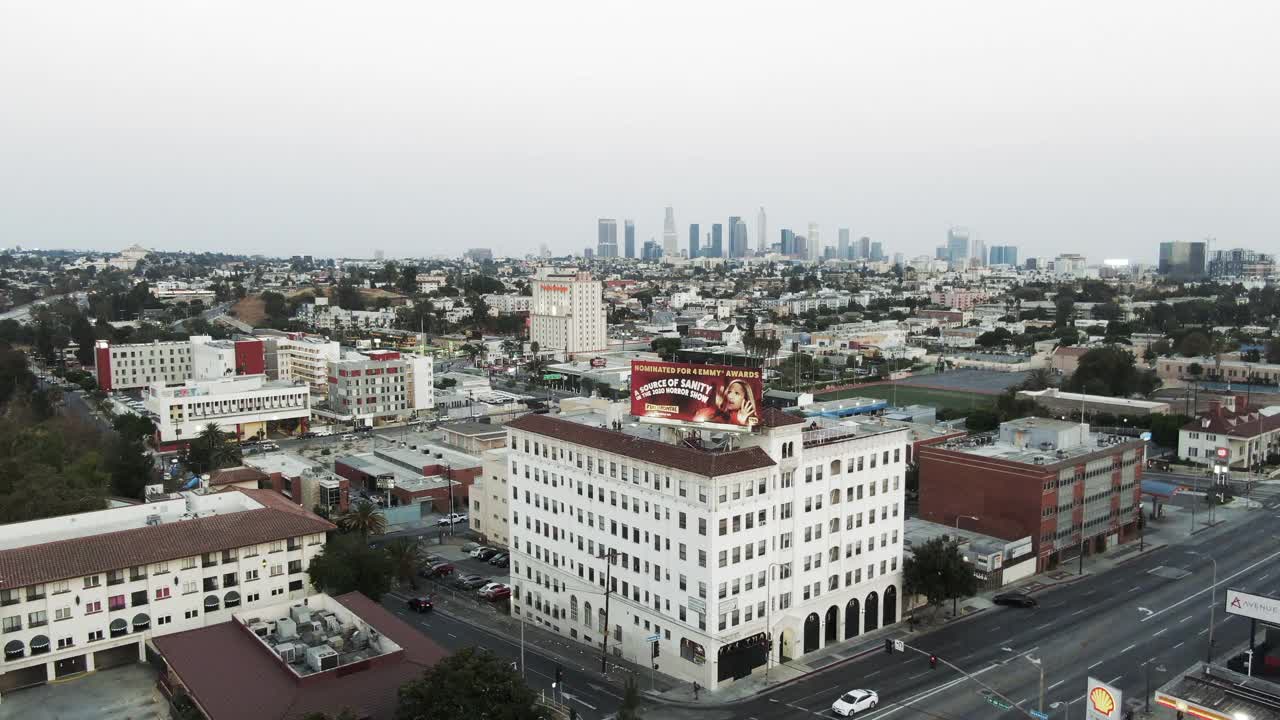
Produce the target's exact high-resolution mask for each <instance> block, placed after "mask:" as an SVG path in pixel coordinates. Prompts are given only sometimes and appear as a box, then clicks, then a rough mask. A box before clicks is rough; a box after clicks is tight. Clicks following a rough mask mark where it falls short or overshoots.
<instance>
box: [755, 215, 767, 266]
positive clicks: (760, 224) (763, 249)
mask: <svg viewBox="0 0 1280 720" xmlns="http://www.w3.org/2000/svg"><path fill="white" fill-rule="evenodd" d="M768 237H769V221H768V218H766V217H765V215H764V206H763V205H761V206H760V212H758V213H756V252H758V253H760V254H761V255H764V254H765V253H767V252H769V242H768V240H767V239H766V238H768Z"/></svg>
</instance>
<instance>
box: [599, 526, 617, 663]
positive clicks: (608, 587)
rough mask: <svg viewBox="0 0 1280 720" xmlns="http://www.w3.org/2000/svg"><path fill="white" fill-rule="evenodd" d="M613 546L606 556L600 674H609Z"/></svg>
mask: <svg viewBox="0 0 1280 720" xmlns="http://www.w3.org/2000/svg"><path fill="white" fill-rule="evenodd" d="M613 556H614V550H613V548H610V549H609V553H608V554H607V555H606V556H605V557H606V558H608V563H607V564H606V565H605V568H604V642H603V643H602V644H601V645H600V674H601V675H608V674H609V594H610V593H611V592H613Z"/></svg>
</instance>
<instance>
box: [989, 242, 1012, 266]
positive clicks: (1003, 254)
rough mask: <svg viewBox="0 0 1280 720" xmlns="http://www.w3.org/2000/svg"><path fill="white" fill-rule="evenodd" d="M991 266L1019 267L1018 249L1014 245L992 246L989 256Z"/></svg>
mask: <svg viewBox="0 0 1280 720" xmlns="http://www.w3.org/2000/svg"><path fill="white" fill-rule="evenodd" d="M988 258H989V262H988V264H990V265H1009V266H1011V267H1017V266H1018V248H1017V247H1016V246H1013V245H992V246H991V252H990V254H989V255H988Z"/></svg>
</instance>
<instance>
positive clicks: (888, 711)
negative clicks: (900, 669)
mask: <svg viewBox="0 0 1280 720" xmlns="http://www.w3.org/2000/svg"><path fill="white" fill-rule="evenodd" d="M997 667H1000V666H999V665H988V666H986V667H984V668H982V669H981V670H978V671H977V672H975V673H973V674H972V677H977V676H979V675H982V674H984V673H986V672H988V671H989V670H992V669H994V668H997ZM962 682H969V678H967V677H958V678H956V679H955V680H952V681H951V682H948V683H945V684H943V685H939V686H938V687H936V688H933V689H932V690H926V691H924V692H922V693H919V694H917V695H914V696H912V697H909V698H907V699H906V700H903V701H901V702H895V703H893V706H892V707H886V708H884V709H880V710H873V711H871V715H868V716H867V717H868V718H871V717H877V718H883V717H888V716H890V715H892V714H893V713H895V712H897V711H899V710H901V709H903V708H905V707H908V706H909V705H911V703H914V702H917V701H919V700H925V699H927V698H931V697H933V696H934V695H937V694H938V693H940V692H943V691H944V690H950V689H951V688H953V687H955V686H956V685H959V684H960V683H962Z"/></svg>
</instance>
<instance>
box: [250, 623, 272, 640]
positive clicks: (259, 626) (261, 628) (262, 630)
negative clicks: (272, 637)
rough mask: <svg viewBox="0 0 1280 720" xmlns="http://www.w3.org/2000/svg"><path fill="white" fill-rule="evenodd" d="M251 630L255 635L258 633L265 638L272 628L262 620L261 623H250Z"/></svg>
mask: <svg viewBox="0 0 1280 720" xmlns="http://www.w3.org/2000/svg"><path fill="white" fill-rule="evenodd" d="M249 632H251V633H253V634H254V635H257V636H258V637H260V638H265V637H266V636H267V635H269V634H270V632H271V630H270V628H268V627H267V624H266V623H264V622H260V623H254V624H252V625H250V626H249Z"/></svg>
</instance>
